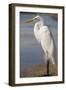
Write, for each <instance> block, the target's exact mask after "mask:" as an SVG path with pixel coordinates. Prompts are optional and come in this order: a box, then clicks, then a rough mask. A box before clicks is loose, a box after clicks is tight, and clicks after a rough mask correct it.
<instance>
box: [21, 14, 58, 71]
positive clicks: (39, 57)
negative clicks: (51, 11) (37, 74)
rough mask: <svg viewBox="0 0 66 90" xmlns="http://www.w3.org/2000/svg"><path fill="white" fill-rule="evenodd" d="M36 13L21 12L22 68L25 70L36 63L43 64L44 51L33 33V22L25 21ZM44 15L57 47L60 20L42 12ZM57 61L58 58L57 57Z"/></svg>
mask: <svg viewBox="0 0 66 90" xmlns="http://www.w3.org/2000/svg"><path fill="white" fill-rule="evenodd" d="M35 15H36V14H29V13H28V14H26V13H21V14H20V70H21V71H22V70H24V69H25V68H28V67H30V66H32V65H35V64H43V63H45V60H44V53H43V50H42V48H41V45H40V44H39V43H38V42H37V40H36V39H35V37H34V33H33V27H34V26H33V24H26V23H25V21H26V20H27V19H28V18H30V17H31V16H35ZM40 15H41V16H42V17H43V20H44V23H45V25H47V26H48V27H49V29H50V30H51V32H52V35H53V37H54V41H55V46H56V49H57V47H58V42H57V33H58V32H57V31H58V26H57V25H58V21H57V19H56V20H55V19H54V18H53V17H51V16H50V15H48V14H40ZM56 62H57V59H56Z"/></svg>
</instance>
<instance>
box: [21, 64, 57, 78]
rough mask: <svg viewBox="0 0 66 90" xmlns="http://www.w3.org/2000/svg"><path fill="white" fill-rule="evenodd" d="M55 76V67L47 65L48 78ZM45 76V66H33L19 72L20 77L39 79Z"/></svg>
mask: <svg viewBox="0 0 66 90" xmlns="http://www.w3.org/2000/svg"><path fill="white" fill-rule="evenodd" d="M56 75H57V66H56V65H52V64H50V65H49V76H56ZM41 76H47V66H46V65H45V64H39V65H34V66H32V67H29V68H27V69H25V70H24V71H23V72H21V74H20V77H41Z"/></svg>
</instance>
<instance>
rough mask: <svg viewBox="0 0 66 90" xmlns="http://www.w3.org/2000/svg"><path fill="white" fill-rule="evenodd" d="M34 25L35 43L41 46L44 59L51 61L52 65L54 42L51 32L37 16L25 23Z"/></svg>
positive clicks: (53, 61)
mask: <svg viewBox="0 0 66 90" xmlns="http://www.w3.org/2000/svg"><path fill="white" fill-rule="evenodd" d="M33 21H34V23H35V25H34V35H35V38H36V39H37V41H38V42H39V43H40V44H41V46H42V49H43V51H44V54H45V59H46V60H47V61H51V63H52V64H55V56H54V52H55V51H54V49H55V48H54V41H53V37H52V35H51V32H50V30H49V28H48V26H46V25H45V24H44V22H43V18H42V17H41V16H39V15H37V16H36V17H34V18H32V19H29V20H27V21H26V22H27V23H31V22H33Z"/></svg>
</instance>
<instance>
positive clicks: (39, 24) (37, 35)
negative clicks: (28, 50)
mask: <svg viewBox="0 0 66 90" xmlns="http://www.w3.org/2000/svg"><path fill="white" fill-rule="evenodd" d="M42 26H43V20H41V21H39V22H37V23H35V25H34V35H35V37H36V39H37V40H38V42H40V37H39V34H38V32H39V30H40V28H41V27H42Z"/></svg>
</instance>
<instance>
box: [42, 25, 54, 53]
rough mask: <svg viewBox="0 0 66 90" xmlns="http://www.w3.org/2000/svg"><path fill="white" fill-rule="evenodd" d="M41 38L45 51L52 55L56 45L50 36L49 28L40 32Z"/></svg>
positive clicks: (44, 28) (44, 27) (43, 28)
mask: <svg viewBox="0 0 66 90" xmlns="http://www.w3.org/2000/svg"><path fill="white" fill-rule="evenodd" d="M40 37H41V45H42V48H43V50H44V51H45V50H46V51H47V52H48V53H50V54H51V53H52V51H53V50H54V43H53V38H52V36H51V34H50V31H49V29H48V27H47V26H43V27H42V28H41V30H40Z"/></svg>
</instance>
